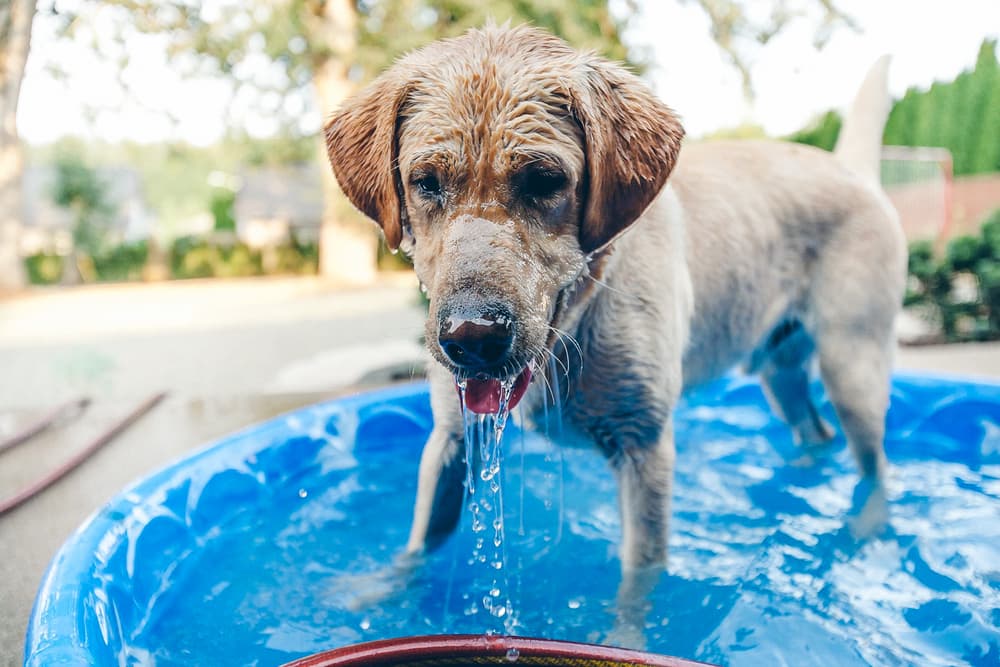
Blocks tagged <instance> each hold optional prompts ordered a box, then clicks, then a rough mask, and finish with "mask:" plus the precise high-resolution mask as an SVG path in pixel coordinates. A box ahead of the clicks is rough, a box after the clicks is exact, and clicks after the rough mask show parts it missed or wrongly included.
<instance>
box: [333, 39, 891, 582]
mask: <svg viewBox="0 0 1000 667" xmlns="http://www.w3.org/2000/svg"><path fill="white" fill-rule="evenodd" d="M885 69H886V63H885V62H882V63H880V64H879V65H878V66H877V67H876V69H875V70H873V74H872V75H870V77H869V81H868V83H867V84H866V87H865V88H864V89H863V91H862V95H861V96H860V97H859V102H858V103H857V105H856V108H855V111H854V112H853V113H852V115H851V117H850V118H848V120H847V123H846V125H845V128H844V132H843V137H842V141H841V146H840V147H839V148H838V151H837V156H834V155H831V154H829V153H825V152H823V151H819V150H815V149H813V148H809V147H804V146H799V145H792V144H782V143H777V142H729V143H709V144H699V145H693V146H685V148H684V150H683V152H681V138H682V135H683V130H682V128H681V126H680V124H679V122H678V120H677V118H676V117H675V115H674V114H673V113H672V112H671V110H670V109H669V108H667V107H666V106H665V105H664V104H663V103H662V102H660V101H659V100H658V99H657V98H656V97H655V96H654V95H653V94H652V93H651V92H650V91H649V90H648V89H647V87H646V86H645V85H644V84H643V83H642V82H641V81H640V80H639V79H637V78H636V77H634V76H632V75H631V74H629V73H628V72H626V71H625V70H624V69H623V68H622V67H620V66H618V65H615V64H613V63H610V62H608V61H606V60H604V59H602V58H599V57H597V56H595V55H593V54H587V53H579V52H577V51H575V50H573V49H572V48H570V47H569V46H567V45H566V44H565V43H564V42H563V41H561V40H559V39H558V38H556V37H553V36H552V35H549V34H547V33H545V32H542V31H540V30H536V29H532V28H527V27H521V28H514V29H510V28H506V27H494V26H489V27H486V28H484V29H483V30H473V31H470V32H468V33H466V34H465V35H463V36H461V37H458V38H455V39H449V40H444V41H440V42H437V43H434V44H431V45H430V46H428V47H426V48H424V49H422V50H420V51H417V52H415V53H412V54H410V55H408V56H406V57H405V58H403V59H401V60H400V61H399V62H398V63H396V64H395V65H394V66H393V67H392V68H390V69H389V70H388V71H387V72H385V73H384V74H383V75H382V76H381V77H380V78H379V79H377V80H376V81H375V82H374V83H373V84H372V85H371V86H369V87H368V88H366V89H365V90H364V91H362V92H361V93H360V94H359V95H357V96H356V97H354V98H353V99H351V100H349V101H348V102H347V103H346V104H345V105H344V107H343V109H342V110H341V111H340V112H339V113H338V114H336V116H335V117H334V118H333V119H332V120H331V121H330V123H329V124H328V125H327V127H326V130H325V131H326V140H327V146H328V148H329V155H330V161H331V163H332V165H333V169H334V171H335V172H336V175H337V178H338V180H339V182H340V184H341V186H342V187H343V190H344V192H345V193H346V194H347V196H348V197H349V198H350V199H351V201H352V202H353V203H354V204H355V205H356V206H357V207H358V208H359V209H360V210H361V211H363V212H364V213H365V214H366V215H368V216H369V217H370V218H372V219H373V220H375V221H376V222H378V223H379V224H380V225H381V227H382V230H383V232H384V234H385V239H386V242H387V243H388V245H389V246H390V247H391V248H397V247H400V248H403V249H404V250H405V251H406V252H408V253H410V254H411V255H412V258H413V263H414V267H415V270H416V273H417V275H418V276H419V278H420V280H421V281H422V282H423V284H424V285H425V286H426V287H427V290H428V295H429V297H430V315H429V317H428V320H427V344H428V347H429V349H430V351H431V353H432V355H433V356H434V359H435V360H436V361H435V362H434V363H432V368H431V369H430V375H431V378H432V387H431V392H432V402H433V409H434V419H435V424H434V431H433V433H432V435H431V437H430V439H429V441H428V442H427V445H426V447H425V449H424V452H423V455H422V458H421V463H420V479H419V490H418V494H417V501H416V509H415V514H414V521H413V527H412V532H411V535H410V540H409V544H408V550H410V551H412V552H418V551H420V550H422V549H424V548H425V547H426V546H428V545H433V544H434V543H436V542H437V541H439V540H440V539H441V538H442V537H444V536H445V535H447V534H448V533H449V532H450V531H451V529H452V528H453V527H454V526H455V522H456V521H457V518H458V516H459V513H460V508H461V501H462V495H463V489H462V479H463V471H464V462H463V461H462V455H461V454H460V452H461V451H462V448H461V447H460V446H459V445H460V443H461V438H462V432H463V430H462V420H461V416H460V411H459V403H458V401H457V400H456V396H455V386H454V385H455V382H456V381H463V382H466V383H467V384H466V386H467V389H466V394H467V400H468V404H469V406H470V408H471V409H473V410H475V411H479V412H489V411H493V410H495V409H496V404H497V402H498V400H499V395H500V393H501V384H502V383H503V384H505V385H506V386H507V387H510V389H511V391H512V396H511V399H510V400H511V403H512V404H513V403H516V402H517V401H518V400H519V399H520V398H521V395H522V394H524V392H525V390H526V389H527V387H528V385H529V383H530V380H531V375H532V373H533V372H534V373H540V372H544V371H543V370H539V369H544V368H545V364H541V363H540V362H541V361H544V360H545V359H546V357H547V356H548V355H556V356H557V357H558V358H559V367H560V368H568V369H569V370H568V371H567V372H566V375H565V377H562V378H559V379H560V380H561V383H560V385H561V387H562V390H563V392H564V395H563V396H562V397H561V402H562V406H563V410H564V419H566V420H567V421H568V422H569V423H571V424H572V425H573V427H574V429H575V431H576V432H577V433H579V434H582V435H584V436H586V437H587V438H589V439H590V440H592V441H593V442H594V443H596V445H597V446H598V447H599V448H600V450H601V451H602V452H603V453H604V454H605V455H606V456H607V457H608V459H609V461H610V463H611V465H612V467H613V469H614V471H615V474H616V475H617V478H618V482H619V488H620V504H621V513H622V539H623V543H622V548H621V558H622V567H623V570H624V571H625V573H626V574H630V573H635V572H640V571H643V570H648V568H650V567H652V568H659V567H662V565H663V564H664V563H665V561H666V554H667V524H668V518H669V513H670V496H671V478H672V469H673V461H674V436H673V429H672V422H671V413H672V410H673V407H674V404H675V402H676V401H677V398H678V396H679V394H680V393H681V391H682V389H683V388H684V387H685V386H689V385H692V384H694V383H698V382H701V381H704V380H707V379H710V378H712V377H715V376H717V375H719V374H720V373H723V372H724V371H726V370H727V369H729V368H731V367H732V366H733V365H735V364H737V363H740V362H741V361H742V362H746V363H747V364H748V365H749V366H751V367H752V369H753V370H756V371H758V372H760V374H761V376H762V379H763V382H764V385H765V388H766V389H767V391H768V394H769V397H770V398H771V399H772V402H773V404H774V405H775V407H776V409H777V410H778V411H779V412H780V414H781V415H782V416H783V417H784V418H785V420H786V421H787V422H788V423H789V425H790V426H791V427H792V429H793V430H794V432H795V434H796V437H797V438H798V439H799V440H800V441H802V442H805V443H809V442H815V441H820V440H825V439H827V438H829V437H830V436H831V435H832V432H831V430H830V428H829V427H828V425H826V424H825V423H824V422H823V421H822V420H821V419H820V417H819V415H818V414H817V411H816V409H815V407H814V406H813V404H812V403H811V402H810V399H809V395H808V391H807V382H808V371H809V366H810V363H811V361H812V360H813V359H814V358H818V361H819V369H820V373H821V377H822V380H823V383H824V385H825V387H826V390H827V392H828V394H829V396H830V398H831V400H832V402H833V404H834V406H835V407H836V411H837V415H838V417H839V419H840V423H841V426H842V428H843V429H844V431H845V433H846V435H847V438H848V440H849V442H850V445H851V447H852V449H853V451H854V454H855V455H856V457H857V460H858V463H859V466H860V468H861V471H862V473H863V474H864V475H865V476H868V477H869V478H872V479H876V480H877V479H878V478H880V476H881V475H882V472H883V468H884V455H883V451H882V439H883V430H884V419H885V412H886V408H887V405H888V396H889V373H890V367H891V359H892V352H893V337H892V331H893V320H894V317H895V315H896V313H897V311H898V309H899V306H900V301H901V296H902V293H903V285H904V280H905V273H906V252H905V247H904V242H903V237H902V233H901V231H900V228H899V226H898V224H897V221H896V219H895V214H894V212H893V211H892V209H891V207H890V205H889V204H888V203H887V200H886V199H885V197H884V196H883V194H882V192H881V191H880V190H879V187H878V183H877V176H876V173H877V168H878V151H879V144H880V137H881V132H882V128H883V125H884V122H885V117H886V114H887V111H888V98H887V94H886V91H885ZM678 155H680V159H678ZM671 172H673V174H672V175H671ZM668 175H669V176H671V178H670V181H669V183H668V182H667V177H668ZM549 379H550V380H552V379H553V378H549ZM542 385H544V383H538V382H536V383H535V384H534V385H533V389H532V391H531V392H529V393H528V398H527V402H528V404H532V405H534V406H536V407H537V406H538V405H539V404H540V402H541V401H543V400H546V396H545V395H544V391H543V390H542V389H541V388H540V387H541V386H542ZM549 400H551V398H550V399H549ZM628 580H629V578H628V577H626V581H628Z"/></svg>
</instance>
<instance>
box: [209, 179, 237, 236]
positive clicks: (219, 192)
mask: <svg viewBox="0 0 1000 667" xmlns="http://www.w3.org/2000/svg"><path fill="white" fill-rule="evenodd" d="M235 204H236V193H235V192H233V191H232V190H230V189H228V188H215V189H214V190H212V200H211V201H210V202H209V205H208V208H209V210H210V211H211V212H212V219H213V220H214V221H215V222H214V224H213V227H212V228H213V229H214V230H215V231H217V232H235V231H236V210H235V208H234V206H235Z"/></svg>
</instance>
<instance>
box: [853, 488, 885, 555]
mask: <svg viewBox="0 0 1000 667" xmlns="http://www.w3.org/2000/svg"><path fill="white" fill-rule="evenodd" d="M888 525H889V501H888V500H887V498H886V492H885V481H884V480H882V479H881V478H876V477H872V476H869V475H865V476H863V477H862V478H861V479H860V480H858V483H857V485H856V486H855V487H854V494H853V495H852V497H851V510H850V513H849V514H848V518H847V528H848V530H850V532H851V535H852V536H853V537H854V539H855V540H859V541H861V540H867V539H869V538H872V537H875V536H877V535H879V534H881V533H882V532H883V531H884V530H885V528H886V526H888Z"/></svg>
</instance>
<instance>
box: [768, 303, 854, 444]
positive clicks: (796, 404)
mask: <svg viewBox="0 0 1000 667" xmlns="http://www.w3.org/2000/svg"><path fill="white" fill-rule="evenodd" d="M815 350H816V346H815V343H814V342H813V339H812V337H811V336H810V335H809V333H808V332H807V331H806V330H805V327H803V326H802V323H801V322H800V321H799V320H797V319H786V320H782V322H781V323H780V324H779V325H778V326H777V327H775V329H774V330H773V331H772V332H771V334H770V335H769V336H768V337H767V340H766V341H765V342H764V344H763V345H762V346H761V347H760V348H758V350H756V351H755V352H754V354H753V357H752V359H751V363H750V369H749V370H750V371H751V372H757V373H759V374H760V378H761V381H762V383H763V386H764V394H765V395H766V396H767V398H768V401H769V402H770V403H771V406H772V407H773V408H774V410H775V411H776V412H777V413H778V414H779V415H780V416H781V418H782V419H784V420H785V423H787V424H788V426H789V428H791V429H792V434H793V436H794V437H795V442H797V443H798V444H800V445H818V444H822V443H824V442H826V441H828V440H830V439H831V438H832V437H833V435H834V431H833V427H831V426H830V425H829V424H828V423H827V422H826V421H825V420H824V419H823V418H822V417H821V416H820V414H819V410H817V409H816V404H815V403H814V402H813V400H812V396H811V395H810V393H809V366H810V364H811V362H812V359H813V354H814V352H815Z"/></svg>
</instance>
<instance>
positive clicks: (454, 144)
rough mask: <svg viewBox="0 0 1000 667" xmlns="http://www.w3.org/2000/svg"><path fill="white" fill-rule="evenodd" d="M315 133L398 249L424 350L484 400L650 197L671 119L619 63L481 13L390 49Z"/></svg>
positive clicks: (482, 403) (524, 372) (664, 163)
mask: <svg viewBox="0 0 1000 667" xmlns="http://www.w3.org/2000/svg"><path fill="white" fill-rule="evenodd" d="M325 135H326V144H327V148H328V151H329V155H330V161H331V163H332V165H333V170H334V172H335V174H336V176H337V180H338V181H339V182H340V185H341V187H342V188H343V190H344V192H345V194H346V195H347V196H348V198H349V199H350V200H351V201H352V202H353V203H354V205H355V206H357V207H358V208H359V209H360V210H361V211H362V212H363V213H365V214H366V215H367V216H368V217H370V218H372V219H373V220H375V221H376V222H377V223H378V224H379V225H380V226H381V227H382V231H383V232H384V234H385V239H386V243H387V244H388V245H389V247H390V248H393V249H395V248H398V247H400V246H402V247H403V249H404V250H405V251H406V252H409V253H410V254H411V255H412V258H413V264H414V268H415V270H416V272H417V275H418V277H419V278H420V280H421V282H422V283H423V284H424V285H425V286H426V288H427V290H428V295H429V298H430V316H429V318H428V322H427V343H428V346H429V348H430V351H431V353H432V354H433V355H434V357H435V358H436V359H437V360H438V361H439V362H440V363H441V364H443V365H444V366H445V367H447V368H448V369H450V370H451V371H452V373H453V374H454V375H455V377H456V379H457V380H467V381H468V382H469V392H470V396H469V399H468V402H469V406H470V407H471V408H472V409H474V410H477V411H480V412H485V411H493V410H495V405H496V397H497V396H498V395H499V393H500V382H501V381H503V380H508V381H510V382H514V387H513V392H514V396H513V397H512V399H511V400H512V402H514V403H516V401H517V399H518V398H519V397H520V394H521V393H523V389H524V388H525V387H526V385H527V382H528V380H529V379H530V367H531V366H532V365H533V362H534V361H535V360H536V359H538V358H539V357H540V356H541V355H542V354H543V353H544V350H545V349H546V347H547V346H548V345H549V344H550V342H551V341H552V340H553V338H552V327H553V326H555V325H556V322H555V321H554V320H556V318H558V316H559V310H560V306H561V301H562V300H563V299H562V297H563V295H564V293H565V291H566V290H567V289H568V288H570V287H571V286H572V285H573V284H574V283H575V281H576V280H577V279H578V278H580V276H581V275H583V274H584V272H585V271H586V270H587V263H588V258H589V257H591V256H592V255H593V254H594V253H596V252H597V251H599V250H601V249H603V248H605V247H606V246H608V244H610V243H611V242H612V241H613V240H614V239H615V238H617V237H618V236H619V235H620V234H621V233H622V232H624V231H625V230H626V229H627V228H628V227H629V226H630V225H631V224H632V223H633V222H635V220H636V219H637V218H638V217H639V216H640V215H641V214H642V212H643V211H644V210H645V209H646V207H647V206H648V205H649V204H650V203H651V202H652V200H653V199H654V198H655V197H656V195H657V193H658V192H659V191H660V188H661V187H662V186H663V184H664V182H665V180H666V178H667V175H668V174H669V173H670V170H671V168H672V167H673V164H674V162H675V160H676V158H677V154H678V151H679V150H680V142H681V137H682V136H683V130H682V129H681V126H680V124H679V123H678V121H677V119H676V117H675V116H674V114H673V113H672V112H671V110H670V109H669V108H667V107H666V106H665V105H664V104H663V103H662V102H660V101H659V100H657V99H656V97H654V96H653V94H652V93H651V92H650V91H649V90H648V89H647V88H646V86H645V85H643V84H642V83H641V82H640V81H639V80H638V79H637V78H636V77H634V76H633V75H632V74H630V73H629V72H627V71H626V70H625V69H623V68H622V67H620V66H618V65H615V64H613V63H610V62H608V61H606V60H604V59H602V58H600V57H598V56H595V55H593V54H587V53H580V52H578V51H575V50H574V49H572V48H570V47H569V46H568V45H567V44H566V43H565V42H563V41H562V40H560V39H558V38H556V37H554V36H552V35H550V34H548V33H546V32H543V31H541V30H537V29H533V28H528V27H520V28H514V29H510V28H497V27H487V28H485V29H483V30H473V31H469V32H468V33H466V34H465V35H463V36H461V37H457V38H455V39H449V40H444V41H440V42H436V43H434V44H431V45H430V46H428V47H426V48H424V49H421V50H419V51H416V52H414V53H412V54H410V55H409V56H406V57H405V58H403V59H402V60H400V61H398V62H397V63H396V64H395V65H394V66H393V67H392V68H390V69H389V70H388V71H386V72H385V73H384V74H383V75H382V76H381V77H379V78H378V79H377V80H376V81H375V82H374V83H372V84H371V85H370V86H369V87H368V88H366V89H365V90H363V91H361V93H359V94H358V95H357V96H355V97H354V98H353V99H351V100H349V101H347V103H346V104H345V105H344V107H343V108H342V109H341V110H340V111H339V112H338V113H337V114H336V115H335V116H334V117H333V118H332V120H331V121H330V122H329V123H328V124H327V126H326V128H325Z"/></svg>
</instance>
